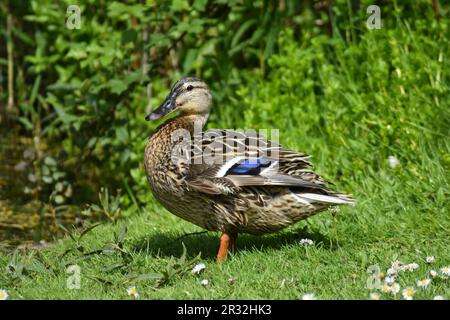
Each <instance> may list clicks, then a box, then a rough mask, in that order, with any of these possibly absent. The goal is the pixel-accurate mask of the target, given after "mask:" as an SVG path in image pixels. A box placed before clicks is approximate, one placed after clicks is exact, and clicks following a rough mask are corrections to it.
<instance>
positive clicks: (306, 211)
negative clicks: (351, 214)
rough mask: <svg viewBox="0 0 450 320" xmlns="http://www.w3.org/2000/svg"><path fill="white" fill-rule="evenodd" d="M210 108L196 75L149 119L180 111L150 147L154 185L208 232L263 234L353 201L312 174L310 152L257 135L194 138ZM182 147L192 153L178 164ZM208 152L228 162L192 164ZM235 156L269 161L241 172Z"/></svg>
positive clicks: (174, 208)
mask: <svg viewBox="0 0 450 320" xmlns="http://www.w3.org/2000/svg"><path fill="white" fill-rule="evenodd" d="M210 107H211V96H210V94H209V89H208V87H207V86H206V84H204V82H203V81H201V80H200V79H197V78H185V79H183V80H180V81H179V82H177V84H175V86H174V88H173V89H172V91H171V93H170V94H169V96H168V97H167V99H166V101H165V102H164V104H163V105H162V106H161V107H160V108H159V109H157V110H156V111H154V112H153V113H152V114H150V115H149V116H148V118H150V119H152V118H156V119H157V118H160V117H161V116H164V115H166V114H168V113H170V112H172V111H179V113H180V115H179V116H178V117H175V118H173V119H171V120H168V121H166V122H165V123H164V124H163V125H161V126H160V127H159V128H158V129H157V130H156V132H155V133H154V134H153V135H152V136H151V137H150V138H149V139H148V142H147V145H146V148H145V169H146V172H147V177H148V181H149V184H150V188H151V190H152V192H153V194H154V196H155V197H156V198H157V199H158V200H159V201H160V202H161V203H162V204H163V205H164V207H166V208H167V209H168V210H169V211H170V212H172V213H173V214H175V215H177V216H179V217H180V218H183V219H185V220H187V221H190V222H192V223H194V224H196V225H198V226H200V227H202V228H205V229H207V230H216V231H222V232H225V233H229V234H237V233H241V232H243V233H250V234H264V233H270V232H275V231H278V230H280V229H283V228H285V227H287V226H290V225H292V224H294V223H296V222H297V221H299V220H302V219H305V218H307V217H310V216H311V215H313V214H315V213H317V212H320V211H323V210H325V209H327V208H328V207H330V206H332V205H336V204H346V203H348V204H352V203H353V202H354V201H353V200H352V198H351V197H350V196H348V195H343V194H339V193H337V192H334V191H332V190H331V189H330V188H329V187H328V183H327V182H326V181H325V180H324V179H323V178H322V177H320V176H319V175H317V174H316V173H314V172H313V171H312V169H311V163H310V162H309V160H308V158H309V156H308V155H306V154H303V153H298V152H295V151H291V150H287V149H284V148H283V147H282V146H280V145H278V144H276V143H274V142H272V141H269V140H266V139H265V137H263V136H259V135H257V134H255V135H247V134H244V133H241V132H235V131H229V130H208V131H205V132H202V134H201V135H200V136H198V134H197V135H194V134H195V132H194V125H195V124H194V123H195V122H196V121H197V125H198V123H200V127H202V126H203V125H204V124H205V122H206V120H207V117H208V114H209V109H210ZM177 130H178V131H180V130H181V131H182V132H187V133H189V134H190V139H189V143H187V144H186V141H185V144H180V141H179V140H177V139H173V134H174V132H178V131H177ZM230 141H231V143H230ZM180 145H182V149H183V150H184V153H183V154H184V155H185V156H186V155H188V156H186V157H185V158H183V157H181V158H177V160H176V161H174V160H173V159H172V156H173V150H176V148H180ZM206 153H209V154H211V153H212V154H214V155H215V156H217V155H220V156H226V157H227V158H226V161H224V162H223V163H218V164H217V163H205V161H200V162H197V161H194V160H195V159H196V158H198V157H200V158H202V157H204V154H206ZM237 157H245V158H249V159H258V161H259V160H260V159H263V160H264V161H266V162H267V164H262V163H261V164H259V162H258V164H257V165H254V166H255V170H252V171H248V174H247V173H245V174H242V172H240V171H239V170H237V169H236V166H238V167H239V166H241V165H242V160H239V159H237ZM230 159H231V160H230ZM266 162H264V163H266ZM272 165H273V168H272ZM275 165H276V166H275ZM252 168H253V167H252ZM238 169H242V168H240V167H239V168H238ZM243 169H245V168H243Z"/></svg>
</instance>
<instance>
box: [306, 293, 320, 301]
mask: <svg viewBox="0 0 450 320" xmlns="http://www.w3.org/2000/svg"><path fill="white" fill-rule="evenodd" d="M302 300H317V299H316V295H315V294H314V293H305V294H304V295H303V296H302Z"/></svg>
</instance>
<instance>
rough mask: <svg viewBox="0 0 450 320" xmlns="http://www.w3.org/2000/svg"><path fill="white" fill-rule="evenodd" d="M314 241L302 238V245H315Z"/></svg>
mask: <svg viewBox="0 0 450 320" xmlns="http://www.w3.org/2000/svg"><path fill="white" fill-rule="evenodd" d="M313 243H314V242H313V241H312V240H311V239H301V240H300V245H302V246H305V247H308V246H312V245H313Z"/></svg>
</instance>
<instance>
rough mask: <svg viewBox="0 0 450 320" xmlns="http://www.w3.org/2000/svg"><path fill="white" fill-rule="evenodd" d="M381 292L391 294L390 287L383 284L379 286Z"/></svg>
mask: <svg viewBox="0 0 450 320" xmlns="http://www.w3.org/2000/svg"><path fill="white" fill-rule="evenodd" d="M381 291H383V292H384V293H387V292H391V286H390V285H388V284H387V283H384V284H383V285H382V286H381Z"/></svg>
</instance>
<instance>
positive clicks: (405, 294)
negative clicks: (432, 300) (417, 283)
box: [402, 287, 416, 300]
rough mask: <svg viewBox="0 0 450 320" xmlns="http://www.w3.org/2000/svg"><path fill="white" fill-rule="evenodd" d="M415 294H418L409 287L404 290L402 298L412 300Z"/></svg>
mask: <svg viewBox="0 0 450 320" xmlns="http://www.w3.org/2000/svg"><path fill="white" fill-rule="evenodd" d="M414 293H416V290H415V289H414V288H413V287H408V288H406V289H403V291H402V296H403V298H404V299H405V300H412V299H413V296H414Z"/></svg>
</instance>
